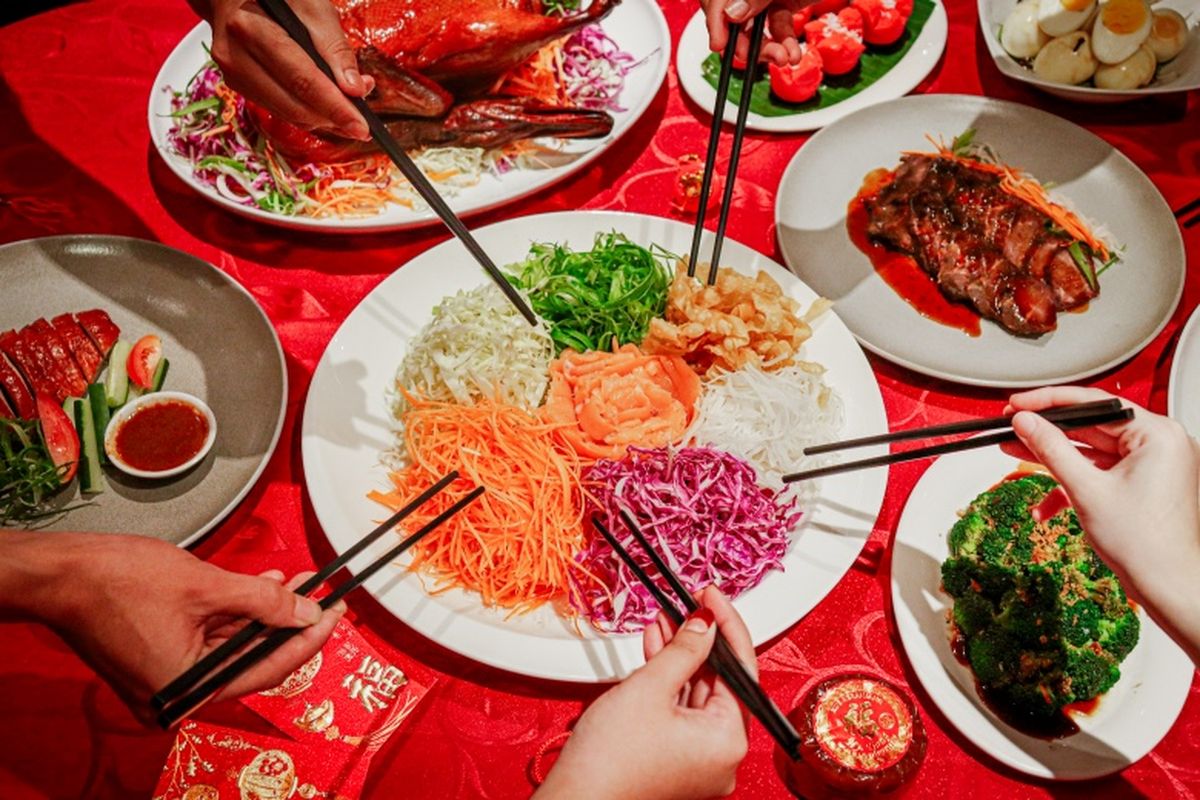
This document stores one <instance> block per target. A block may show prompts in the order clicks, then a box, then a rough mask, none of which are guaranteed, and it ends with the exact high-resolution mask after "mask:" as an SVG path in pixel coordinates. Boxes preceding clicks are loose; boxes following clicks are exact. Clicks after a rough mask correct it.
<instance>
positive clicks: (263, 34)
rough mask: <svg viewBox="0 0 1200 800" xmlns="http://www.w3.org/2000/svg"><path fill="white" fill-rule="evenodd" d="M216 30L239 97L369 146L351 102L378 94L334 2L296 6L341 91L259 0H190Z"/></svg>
mask: <svg viewBox="0 0 1200 800" xmlns="http://www.w3.org/2000/svg"><path fill="white" fill-rule="evenodd" d="M188 2H189V4H190V5H191V6H192V8H193V9H195V11H196V13H197V14H199V15H200V16H202V17H204V18H205V19H207V20H208V21H209V22H211V23H212V28H213V40H212V57H213V60H214V61H216V62H217V65H218V66H219V67H220V68H221V74H222V75H223V76H224V78H225V82H226V83H227V84H229V86H230V88H232V89H233V90H234V91H236V92H238V93H240V94H242V95H245V96H246V97H247V98H249V99H250V100H253V101H254V102H256V103H258V104H259V105H261V106H264V107H266V108H267V109H268V110H270V111H272V112H274V113H275V114H276V115H278V116H280V117H282V118H283V119H285V120H287V121H288V122H291V123H292V124H293V125H296V126H298V127H301V128H305V129H308V130H316V131H320V132H322V133H333V134H337V135H339V136H344V137H347V138H350V139H359V140H362V141H366V140H368V139H370V131H369V130H368V128H367V123H366V121H365V120H363V118H362V115H361V114H359V113H358V111H357V109H355V108H354V106H353V105H352V104H351V103H350V101H349V100H348V99H346V96H345V95H347V94H348V95H351V96H353V97H365V96H366V95H368V94H369V93H370V92H371V90H372V89H373V88H374V87H375V81H374V79H373V78H371V77H370V76H369V75H363V74H361V73H360V72H359V70H358V62H357V60H356V59H355V57H354V51H353V50H352V49H351V48H350V45H349V43H348V42H347V41H346V34H345V32H344V31H343V30H342V26H341V22H340V21H339V19H338V13H337V11H336V10H335V9H334V7H333V6H332V5H331V4H330V3H329V0H289V2H290V4H291V6H292V9H293V10H294V11H295V12H296V15H297V16H299V17H300V19H301V20H302V21H303V22H304V24H305V26H306V27H307V28H308V31H309V33H310V34H311V35H312V40H313V43H314V44H315V45H316V46H317V52H319V53H320V54H321V55H322V56H323V57H324V58H325V60H326V61H327V62H328V63H329V66H330V67H332V69H333V74H334V75H335V76H336V77H337V84H336V85H335V84H334V83H333V82H332V81H330V80H329V78H328V77H327V76H326V75H325V73H323V72H321V70H320V69H319V68H318V67H317V65H316V64H314V63H313V61H312V59H310V58H309V57H308V55H307V54H306V53H305V52H304V51H303V50H302V49H300V45H298V44H296V43H295V42H293V41H292V39H291V37H289V36H288V35H287V33H286V32H285V31H284V29H283V28H281V27H280V26H279V25H277V24H276V23H275V21H274V20H272V19H271V18H270V17H268V16H267V14H266V12H264V11H263V9H262V7H261V6H259V5H258V3H257V2H255V0H188Z"/></svg>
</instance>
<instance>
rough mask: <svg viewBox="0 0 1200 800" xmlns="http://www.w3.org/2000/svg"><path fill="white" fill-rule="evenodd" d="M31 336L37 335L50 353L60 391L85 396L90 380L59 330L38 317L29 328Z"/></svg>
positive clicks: (40, 342)
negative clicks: (59, 333) (85, 375)
mask: <svg viewBox="0 0 1200 800" xmlns="http://www.w3.org/2000/svg"><path fill="white" fill-rule="evenodd" d="M26 330H27V331H29V335H30V336H34V337H37V340H38V342H39V344H40V346H41V347H42V348H44V349H45V351H46V352H47V353H48V355H49V357H50V359H51V361H53V364H54V375H55V379H56V380H57V381H58V382H59V390H60V393H65V396H66V397H83V396H84V395H85V394H87V387H88V381H87V379H85V378H84V377H83V373H82V372H80V371H79V367H78V365H76V363H75V359H74V357H72V356H71V349H70V348H69V347H68V346H67V343H66V342H65V341H63V338H62V337H61V336H59V335H58V331H56V330H55V329H54V326H53V325H51V324H50V323H49V322H47V321H46V320H44V319H40V318H39V319H38V320H36V321H35V322H33V323H32V324H30V325H29V326H28V327H27V328H26Z"/></svg>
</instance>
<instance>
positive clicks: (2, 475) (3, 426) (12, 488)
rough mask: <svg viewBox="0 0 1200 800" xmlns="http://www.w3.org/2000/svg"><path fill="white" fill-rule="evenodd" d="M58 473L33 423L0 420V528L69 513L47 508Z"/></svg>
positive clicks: (58, 480) (57, 484)
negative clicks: (0, 526)
mask: <svg viewBox="0 0 1200 800" xmlns="http://www.w3.org/2000/svg"><path fill="white" fill-rule="evenodd" d="M62 470H63V468H62V467H58V466H55V464H54V461H53V459H51V458H50V453H49V452H48V451H47V450H46V447H45V445H43V444H42V440H41V434H40V433H39V431H38V423H37V422H36V421H23V420H12V419H0V525H11V524H20V525H29V524H32V523H36V522H39V521H42V522H44V521H47V520H48V519H49V518H52V517H57V516H60V515H61V514H64V513H66V512H67V511H69V510H70V509H69V508H53V507H52V506H51V505H50V500H51V498H53V496H54V495H55V494H57V493H58V491H59V490H60V489H61V488H62V481H61V475H62Z"/></svg>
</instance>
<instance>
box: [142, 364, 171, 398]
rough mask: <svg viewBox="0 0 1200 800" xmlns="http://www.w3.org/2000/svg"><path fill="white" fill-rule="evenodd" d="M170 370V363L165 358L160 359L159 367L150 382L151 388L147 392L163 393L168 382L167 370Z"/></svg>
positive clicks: (155, 369)
mask: <svg viewBox="0 0 1200 800" xmlns="http://www.w3.org/2000/svg"><path fill="white" fill-rule="evenodd" d="M170 368H171V362H170V361H168V360H167V359H165V358H162V359H159V361H158V366H157V367H155V368H154V377H153V378H152V379H151V380H150V388H149V389H148V390H147V391H151V392H161V391H162V387H163V383H164V382H165V381H166V380H167V370H168V369H170Z"/></svg>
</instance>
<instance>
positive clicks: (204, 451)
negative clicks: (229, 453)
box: [104, 392, 217, 479]
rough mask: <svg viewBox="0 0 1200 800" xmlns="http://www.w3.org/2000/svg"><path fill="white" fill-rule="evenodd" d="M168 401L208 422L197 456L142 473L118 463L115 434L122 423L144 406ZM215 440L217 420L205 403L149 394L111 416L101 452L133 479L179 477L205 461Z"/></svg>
mask: <svg viewBox="0 0 1200 800" xmlns="http://www.w3.org/2000/svg"><path fill="white" fill-rule="evenodd" d="M170 400H177V401H181V402H184V403H187V404H188V405H190V406H192V407H193V408H195V409H196V410H197V411H199V412H200V413H201V414H203V415H204V418H205V419H206V420H208V436H207V437H206V438H205V439H204V444H202V445H201V446H200V449H199V450H198V451H197V452H196V455H194V456H192V457H191V458H189V459H188V460H187V461H185V462H183V463H182V464H180V465H179V466H177V467H171V468H170V469H163V470H145V469H138V468H136V467H131V466H129V465H128V464H126V463H125V462H124V461H122V460H121V457H120V455H119V454H118V453H117V448H116V435H117V431H118V430H120V428H121V426H122V425H124V424H125V422H126V421H127V420H128V419H129V418H130V417H132V416H133V414H134V412H135V411H137V410H138V409H139V408H145V407H146V406H151V405H155V404H157V403H164V402H167V401H170ZM216 440H217V418H216V417H215V416H214V415H213V412H212V409H211V408H209V407H208V404H207V403H205V402H204V401H203V400H201V399H200V398H199V397H195V396H194V395H190V394H188V393H186V392H152V393H150V394H144V395H142V396H141V397H139V398H137V399H136V400H131V401H130V402H128V403H126V404H125V405H123V406H121V408H120V409H119V410H118V411H117V413H115V414H113V416H112V419H111V420H109V423H108V428H107V429H105V431H104V452H105V453H107V454H108V460H109V461H111V462H112V464H113V466H115V467H116V468H117V469H119V470H121V471H122V472H124V473H126V474H128V475H133V476H134V477H136V478H152V479H155V478H170V477H173V476H175V475H179V474H180V473H182V472H187V471H188V470H189V469H191V468H192V467H194V466H196V465H197V464H199V463H200V462H201V461H203V460H204V457H205V456H206V455H208V451H209V450H211V449H212V446H213V442H215V441H216Z"/></svg>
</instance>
